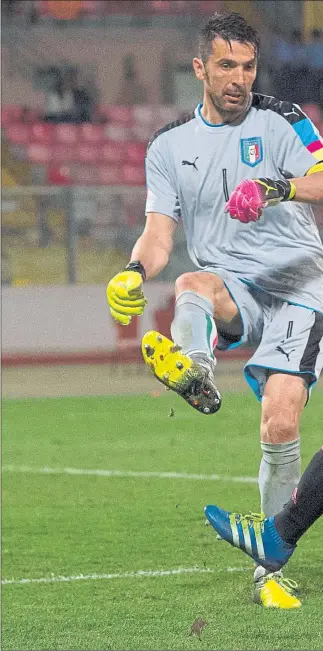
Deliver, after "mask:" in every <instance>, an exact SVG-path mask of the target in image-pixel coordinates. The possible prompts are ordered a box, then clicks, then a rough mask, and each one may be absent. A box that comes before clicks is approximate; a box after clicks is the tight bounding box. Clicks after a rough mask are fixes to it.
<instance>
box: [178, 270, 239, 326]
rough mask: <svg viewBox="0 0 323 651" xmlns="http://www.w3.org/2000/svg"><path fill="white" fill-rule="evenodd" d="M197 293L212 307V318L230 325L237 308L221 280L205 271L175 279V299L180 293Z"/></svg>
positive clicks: (190, 273) (194, 272) (193, 272)
mask: <svg viewBox="0 0 323 651" xmlns="http://www.w3.org/2000/svg"><path fill="white" fill-rule="evenodd" d="M187 291H191V292H197V293H198V294H201V295H202V296H205V297H206V298H208V300H209V301H211V303H212V304H213V306H214V316H215V318H216V319H219V320H220V321H224V322H226V323H230V322H231V321H232V319H234V318H235V317H236V316H237V314H238V308H237V306H236V304H235V302H234V301H233V299H232V298H231V296H230V294H229V292H228V290H227V288H226V286H225V284H224V282H223V280H222V278H221V277H220V276H217V275H216V274H212V273H208V272H207V271H192V272H188V273H185V274H183V275H182V276H179V278H177V280H176V283H175V294H176V298H177V297H178V296H179V294H181V293H182V292H187Z"/></svg>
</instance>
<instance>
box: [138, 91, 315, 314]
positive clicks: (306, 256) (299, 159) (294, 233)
mask: <svg viewBox="0 0 323 651" xmlns="http://www.w3.org/2000/svg"><path fill="white" fill-rule="evenodd" d="M319 161H323V140H322V138H321V136H320V134H319V132H318V131H317V129H316V128H315V127H314V125H313V124H312V122H311V121H310V120H309V119H308V117H307V116H306V115H305V114H304V113H303V112H302V110H301V109H300V107H299V106H298V105H296V104H292V103H290V102H285V101H280V100H277V99H276V98H274V97H268V96H265V95H260V94H258V93H253V94H252V96H251V102H250V106H249V109H248V111H247V113H246V114H245V115H244V116H243V118H242V119H240V120H237V121H236V122H235V123H231V124H223V125H212V124H209V123H208V122H206V121H205V120H204V118H203V117H202V114H201V105H199V106H198V107H197V108H196V109H195V111H194V112H192V113H191V114H188V115H186V116H184V117H183V118H181V119H180V120H177V121H176V122H173V123H171V124H169V125H167V126H166V127H164V128H163V129H160V130H159V131H158V132H157V133H156V134H154V136H153V138H152V140H151V142H150V143H149V145H148V150H147V157H146V177H147V203H146V214H147V213H149V212H158V213H163V214H165V215H168V216H169V217H171V218H172V219H174V220H175V221H178V220H179V219H180V218H181V219H182V221H183V225H184V229H185V234H186V239H187V248H188V253H189V255H190V257H191V259H192V261H193V262H194V264H195V265H196V267H197V268H198V269H203V268H206V267H210V266H212V267H214V268H215V269H218V270H219V273H220V270H221V269H224V270H226V271H230V272H233V273H235V274H236V275H238V277H239V278H241V280H243V281H244V282H247V283H250V284H254V285H256V286H258V287H260V288H262V289H264V290H266V291H268V292H269V293H272V294H274V295H276V296H278V297H280V298H283V299H284V300H287V301H289V302H291V303H296V304H298V305H304V307H308V308H310V309H315V310H318V311H320V312H323V245H322V242H321V239H320V236H319V232H318V229H317V226H316V223H315V218H314V215H313V211H312V208H311V206H310V205H309V204H304V203H300V202H293V201H288V202H283V203H280V204H278V205H277V206H275V207H268V208H266V209H265V210H264V213H263V216H262V217H261V219H260V220H259V221H258V222H252V223H249V224H242V223H240V222H239V221H237V220H234V219H231V218H230V216H229V215H228V214H227V213H225V204H226V202H227V200H228V198H229V196H230V194H231V193H232V192H233V190H234V189H235V187H236V186H237V185H238V184H239V183H240V182H241V181H243V180H244V179H252V178H259V177H269V178H273V179H280V178H295V177H301V176H305V175H306V173H307V172H308V170H309V169H310V168H311V167H313V165H315V164H316V163H318V162H319Z"/></svg>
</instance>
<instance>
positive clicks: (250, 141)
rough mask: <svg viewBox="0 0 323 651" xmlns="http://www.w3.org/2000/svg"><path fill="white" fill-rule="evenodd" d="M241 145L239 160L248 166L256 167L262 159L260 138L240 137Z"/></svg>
mask: <svg viewBox="0 0 323 651" xmlns="http://www.w3.org/2000/svg"><path fill="white" fill-rule="evenodd" d="M240 145H241V160H242V162H243V163H245V164H246V165H249V167H256V165H258V164H259V163H261V161H262V159H263V149H262V139H261V138H260V137H258V138H242V139H241V140H240Z"/></svg>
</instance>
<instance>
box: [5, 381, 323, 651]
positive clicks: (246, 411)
mask: <svg viewBox="0 0 323 651" xmlns="http://www.w3.org/2000/svg"><path fill="white" fill-rule="evenodd" d="M171 406H173V407H174V409H175V416H174V417H172V418H170V417H169V412H170V407H171ZM259 415H260V408H259V405H258V403H257V402H256V401H255V399H254V398H253V396H251V395H249V394H230V395H229V394H228V395H227V396H226V399H225V400H224V404H223V408H222V409H221V411H220V412H219V414H217V415H215V416H210V417H204V416H201V415H199V414H198V413H196V412H194V411H192V410H191V409H190V408H189V407H188V406H187V405H186V404H185V403H184V401H182V400H180V398H178V397H177V396H174V395H173V394H170V393H167V394H165V395H162V396H161V397H156V398H154V397H150V396H137V397H136V396H131V397H129V396H127V397H125V396H122V397H117V398H66V399H50V400H49V399H38V400H12V401H5V402H4V404H3V464H4V472H3V479H2V483H3V505H2V506H3V515H2V520H3V540H2V578H3V579H17V580H18V579H23V578H25V579H28V578H29V579H37V578H42V577H44V578H52V579H55V578H56V577H58V576H64V577H73V576H75V575H80V574H83V575H90V577H91V576H92V575H93V574H96V575H102V574H117V575H121V576H117V577H115V578H111V579H108V578H101V579H100V578H96V579H95V578H88V579H83V580H71V581H66V582H52V583H50V582H49V583H21V584H9V585H4V586H3V587H2V649H4V650H6V649H14V650H23V649H24V650H29V649H30V650H31V649H39V650H40V649H94V650H99V649H116V650H118V649H129V650H130V649H134V650H135V649H138V650H139V649H149V650H155V649H156V650H157V649H158V650H159V649H160V650H162V649H165V650H166V649H175V650H176V649H178V650H180V649H183V650H185V649H225V650H226V649H227V650H229V649H246V650H249V649H250V650H253V649H268V650H269V649H277V650H278V649H290V650H296V649H304V650H305V649H306V650H313V651H314V650H319V649H322V648H323V633H322V627H321V616H322V609H323V596H322V582H323V570H322V562H321V556H322V546H321V541H322V534H323V526H322V525H323V521H320V522H318V523H316V524H315V525H314V527H313V528H312V529H311V531H310V532H309V533H308V534H307V535H306V536H305V537H304V538H303V539H302V540H301V542H300V544H299V549H298V550H297V552H296V554H295V555H294V557H293V558H292V560H291V561H290V563H289V565H288V572H287V575H288V576H290V577H291V578H294V579H296V580H297V581H298V582H299V585H300V596H301V599H302V601H303V607H302V608H301V609H300V610H299V611H298V610H296V611H286V612H284V611H271V610H264V609H261V608H260V607H259V606H256V605H253V604H252V601H251V588H252V563H251V561H249V559H247V557H245V556H244V555H243V554H242V553H241V552H239V551H238V550H235V549H232V548H231V547H230V546H228V545H226V544H225V543H224V542H221V541H217V539H216V536H215V533H214V531H213V530H212V529H211V528H210V527H205V525H204V516H203V506H204V505H205V504H206V503H212V502H217V503H218V504H220V505H222V506H224V507H228V508H234V509H239V510H259V499H258V488H257V484H256V483H242V482H239V483H234V482H230V481H227V480H225V479H223V480H215V481H209V480H198V479H188V478H186V479H185V478H181V479H178V478H173V479H171V478H159V477H149V476H148V477H147V476H146V477H144V476H137V477H133V476H132V477H127V476H122V475H121V476H112V477H111V476H110V477H109V476H99V475H97V476H96V475H93V474H83V475H80V474H75V475H71V474H67V473H66V472H60V469H64V468H76V469H88V470H91V469H92V470H94V469H103V470H104V469H106V470H120V471H137V472H146V471H147V472H167V471H168V472H177V473H196V474H200V473H203V474H212V473H217V474H218V475H221V476H237V477H239V476H246V477H256V476H257V473H258V466H259V459H260V448H259V443H258V440H259V433H258V430H259ZM322 422H323V394H322V391H321V390H319V389H317V390H315V391H314V392H313V395H312V399H311V402H310V405H309V406H308V407H307V408H306V410H305V414H304V417H303V422H302V452H303V465H305V464H306V463H307V462H308V461H309V459H310V458H311V456H312V454H313V453H314V452H315V451H316V450H317V449H318V448H319V446H320V445H321V444H322ZM6 466H11V469H6ZM21 466H25V467H28V468H29V471H26V468H25V471H21V470H23V469H21ZM44 467H47V468H50V469H53V470H55V469H56V470H57V472H56V473H55V474H51V473H49V472H47V473H45V472H39V469H44ZM30 469H32V470H34V471H35V472H30ZM195 567H196V568H200V569H201V570H203V569H204V570H205V568H210V569H211V570H212V573H205V572H204V573H202V572H201V573H199V572H195V573H194V572H192V573H187V574H177V575H173V576H172V575H160V576H158V575H157V576H141V577H138V576H126V577H124V576H122V575H124V574H125V573H127V572H137V571H138V570H146V571H148V570H152V571H155V570H157V571H158V570H159V571H165V570H172V569H177V568H188V569H189V568H195ZM228 568H236V571H234V572H232V571H228ZM248 568H250V571H249V570H248ZM197 617H201V618H202V619H204V620H205V621H207V622H208V624H207V626H206V627H205V629H204V631H203V632H202V635H201V640H199V639H198V638H197V637H196V636H189V632H190V629H191V625H192V623H193V621H194V620H195V619H196V618H197Z"/></svg>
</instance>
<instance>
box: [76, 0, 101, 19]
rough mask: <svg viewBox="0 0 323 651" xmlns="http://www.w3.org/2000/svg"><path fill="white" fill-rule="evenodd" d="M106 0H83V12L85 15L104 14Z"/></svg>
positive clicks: (97, 15) (95, 15)
mask: <svg viewBox="0 0 323 651" xmlns="http://www.w3.org/2000/svg"><path fill="white" fill-rule="evenodd" d="M105 2H106V0H82V4H81V12H82V14H84V15H89V16H94V17H97V18H100V17H101V16H103V15H104V8H105V7H104V5H105Z"/></svg>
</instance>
